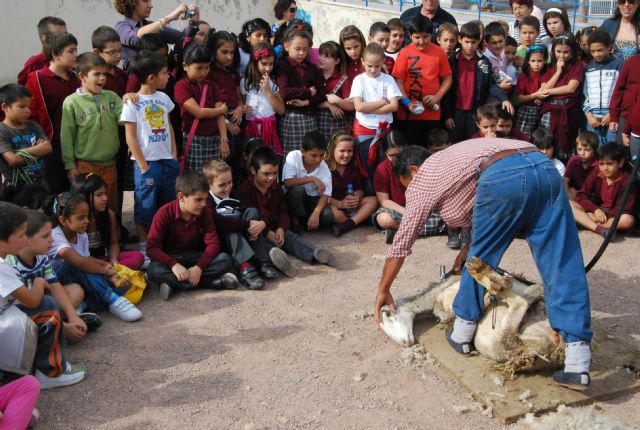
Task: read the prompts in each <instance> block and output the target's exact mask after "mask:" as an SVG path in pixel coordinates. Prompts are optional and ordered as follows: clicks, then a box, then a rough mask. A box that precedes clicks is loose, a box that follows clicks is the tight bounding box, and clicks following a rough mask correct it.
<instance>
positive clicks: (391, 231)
mask: <svg viewBox="0 0 640 430" xmlns="http://www.w3.org/2000/svg"><path fill="white" fill-rule="evenodd" d="M397 232H398V230H396V229H395V228H388V229H386V230H385V231H384V243H386V244H387V245H391V244H393V238H394V237H396V233H397Z"/></svg>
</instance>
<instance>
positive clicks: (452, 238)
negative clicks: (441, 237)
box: [447, 228, 462, 249]
mask: <svg viewBox="0 0 640 430" xmlns="http://www.w3.org/2000/svg"><path fill="white" fill-rule="evenodd" d="M447 246H448V247H449V248H451V249H460V247H461V246H462V242H461V240H460V229H459V228H450V229H449V233H448V234H447Z"/></svg>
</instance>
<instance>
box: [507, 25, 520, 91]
mask: <svg viewBox="0 0 640 430" xmlns="http://www.w3.org/2000/svg"><path fill="white" fill-rule="evenodd" d="M517 51H518V42H517V41H516V39H514V38H513V37H511V36H507V38H506V39H505V41H504V55H505V56H506V57H507V75H509V77H510V78H511V81H512V82H513V85H515V84H516V83H517V82H518V69H517V68H516V65H515V59H516V52H517Z"/></svg>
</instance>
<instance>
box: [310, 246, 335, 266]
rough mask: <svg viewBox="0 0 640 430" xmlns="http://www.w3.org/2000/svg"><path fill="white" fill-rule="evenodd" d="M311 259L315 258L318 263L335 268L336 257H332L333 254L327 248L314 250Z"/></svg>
mask: <svg viewBox="0 0 640 430" xmlns="http://www.w3.org/2000/svg"><path fill="white" fill-rule="evenodd" d="M313 258H315V259H316V261H318V263H322V264H326V265H327V266H331V267H336V256H335V255H333V252H331V250H330V249H328V248H324V247H320V248H316V250H315V251H314V252H313Z"/></svg>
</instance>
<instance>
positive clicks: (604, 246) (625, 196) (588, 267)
mask: <svg viewBox="0 0 640 430" xmlns="http://www.w3.org/2000/svg"><path fill="white" fill-rule="evenodd" d="M639 165H640V145H639V146H638V151H637V152H636V160H635V162H634V163H633V169H631V176H630V177H629V183H628V184H627V187H626V188H625V189H624V193H622V200H621V201H620V207H619V208H618V213H616V216H615V217H614V218H613V223H612V224H611V227H610V228H609V232H608V233H607V237H605V238H604V242H602V245H600V248H599V249H598V252H596V255H594V256H593V258H592V259H591V261H590V262H589V264H587V265H586V266H585V267H584V271H585V273H589V270H591V269H593V266H595V265H596V263H597V262H598V260H600V257H602V254H604V251H605V249H607V246H609V242H611V239H613V236H614V235H615V234H616V227H617V226H618V221H620V217H621V216H622V211H623V210H624V206H625V205H626V204H627V200H628V199H629V194H630V193H631V187H635V185H636V174H637V172H638V166H639Z"/></svg>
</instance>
